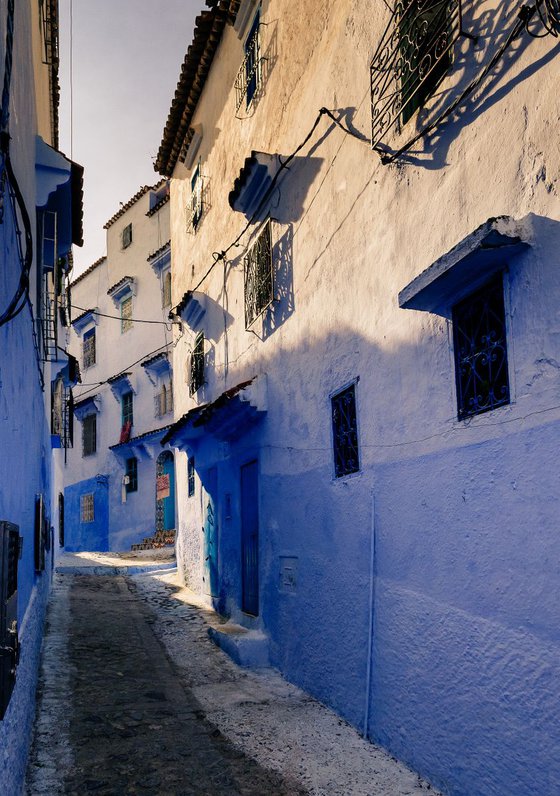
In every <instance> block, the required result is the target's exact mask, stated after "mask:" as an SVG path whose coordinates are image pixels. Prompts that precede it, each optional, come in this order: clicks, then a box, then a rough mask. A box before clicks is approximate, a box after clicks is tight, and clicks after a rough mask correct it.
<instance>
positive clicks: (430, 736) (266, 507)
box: [171, 0, 560, 794]
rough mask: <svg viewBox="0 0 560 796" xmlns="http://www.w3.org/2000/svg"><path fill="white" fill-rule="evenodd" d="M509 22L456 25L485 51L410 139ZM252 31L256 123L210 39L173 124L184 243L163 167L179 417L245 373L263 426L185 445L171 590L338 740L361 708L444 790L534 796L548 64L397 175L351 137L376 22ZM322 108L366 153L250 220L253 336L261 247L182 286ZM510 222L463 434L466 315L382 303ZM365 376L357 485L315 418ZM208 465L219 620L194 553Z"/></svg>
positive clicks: (546, 352)
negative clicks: (251, 498)
mask: <svg viewBox="0 0 560 796" xmlns="http://www.w3.org/2000/svg"><path fill="white" fill-rule="evenodd" d="M518 11H519V3H514V2H501V3H496V2H483V3H479V4H477V5H476V8H472V7H470V6H469V8H468V13H467V14H466V17H465V24H466V26H467V29H468V30H470V31H472V32H473V33H476V34H477V35H478V36H479V39H478V42H477V43H476V44H473V43H471V42H469V41H467V40H466V39H460V40H459V42H458V43H457V45H456V48H455V51H454V62H453V67H452V69H451V71H450V75H449V77H446V79H445V80H444V82H443V83H442V84H441V87H440V89H438V92H437V96H436V97H435V98H434V99H433V100H432V101H431V102H430V103H428V104H427V107H426V108H425V109H422V110H421V111H420V114H419V116H415V117H414V118H413V119H412V120H411V121H410V122H409V123H408V125H407V126H406V128H407V130H408V132H407V131H406V130H405V133H407V135H412V134H413V133H414V132H415V130H416V129H417V125H419V124H420V123H421V121H422V120H424V119H429V118H431V117H430V114H433V113H434V112H435V111H436V110H437V108H438V106H440V105H442V104H445V103H446V102H448V101H450V99H449V98H451V99H452V98H453V97H454V96H456V93H457V91H459V90H460V88H461V86H464V85H466V83H467V82H468V81H469V80H470V79H471V78H472V77H473V76H475V75H476V74H477V73H478V72H479V71H480V68H481V64H484V63H485V62H486V61H487V59H488V58H489V57H491V55H492V54H493V53H494V52H495V51H496V49H497V48H498V46H499V45H500V43H501V42H503V40H504V38H505V36H506V35H507V32H508V31H509V30H510V29H511V26H512V24H513V21H514V19H515V15H516V13H517V12H518ZM261 15H262V17H261V18H262V22H263V25H262V28H261V32H262V44H261V48H262V52H263V53H267V54H268V62H267V63H266V66H265V67H264V68H265V69H266V75H265V78H266V79H263V81H262V95H261V96H259V98H258V102H256V103H254V105H253V107H252V108H250V109H249V113H242V114H241V115H242V116H244V118H241V119H239V118H236V114H235V101H234V90H233V84H234V80H235V75H236V73H237V70H238V68H239V65H240V63H241V61H242V57H243V55H242V41H241V40H239V38H238V37H237V34H236V32H235V31H234V30H233V29H232V28H229V27H228V28H226V30H225V33H224V36H223V39H222V42H221V44H220V46H219V48H218V51H217V54H216V56H215V58H214V61H213V64H212V68H211V71H210V74H209V76H208V79H207V82H206V84H205V87H204V90H203V93H202V96H201V98H200V100H199V103H198V106H197V108H196V111H195V114H194V117H193V120H192V124H193V125H197V124H201V125H202V128H203V137H202V141H201V144H200V148H199V152H198V154H197V158H196V162H198V160H199V158H200V167H201V171H202V173H203V175H204V176H205V177H206V178H207V181H208V185H209V186H210V199H209V202H208V207H207V208H206V212H205V216H204V217H203V218H202V220H201V222H200V224H199V226H198V228H197V230H196V234H195V235H188V234H186V233H185V227H186V221H187V214H186V208H187V206H188V203H189V199H190V192H191V183H190V180H191V175H192V170H190V171H189V170H187V169H186V167H185V166H184V164H182V163H180V162H179V163H177V165H176V166H175V169H174V174H173V177H174V179H173V181H172V188H171V197H172V198H171V237H172V251H173V269H174V282H173V304H177V303H178V302H179V301H180V299H181V297H182V295H183V293H184V292H185V291H186V290H187V289H193V288H197V290H198V292H199V293H200V294H201V295H200V303H201V304H202V305H203V306H205V308H206V314H205V316H204V317H203V318H202V320H201V321H200V322H199V323H198V325H197V326H196V327H195V328H193V329H192V330H191V332H192V334H193V335H194V334H195V333H196V331H198V330H199V329H203V330H204V332H205V336H206V384H205V385H204V386H203V387H202V388H201V389H200V390H199V391H198V392H197V393H196V396H195V398H194V399H191V398H190V397H189V394H188V389H187V385H186V384H185V382H184V381H183V380H182V374H184V373H185V371H186V369H187V364H188V357H189V355H190V351H191V348H192V338H191V339H190V340H189V337H188V336H187V335H185V336H184V337H183V338H182V339H181V340H179V341H178V343H177V346H176V348H175V349H174V372H175V373H176V374H177V376H176V379H175V382H174V390H175V416H176V417H180V416H181V415H182V414H184V413H185V412H186V411H187V410H189V409H190V408H192V407H193V406H196V405H197V404H198V405H200V404H203V403H205V402H208V401H213V400H215V399H216V398H217V397H218V396H219V395H220V394H221V393H222V392H223V391H224V390H226V389H228V388H230V387H232V386H234V385H236V384H239V383H240V382H242V381H244V380H245V379H249V378H252V377H254V376H255V375H258V374H267V380H268V412H267V415H266V418H265V419H264V420H261V421H260V423H259V424H258V425H256V426H255V428H254V429H253V430H252V431H250V432H248V433H241V430H240V436H239V439H237V440H231V441H229V442H228V443H226V444H224V443H223V441H222V440H219V439H216V438H214V437H212V436H211V435H207V436H206V437H202V438H200V439H199V440H196V441H194V442H192V441H190V440H186V441H183V442H181V441H179V443H178V444H179V445H180V447H181V449H182V453H180V454H178V458H177V461H178V462H181V464H180V466H179V467H178V471H177V487H178V513H179V514H178V516H179V539H178V544H177V551H178V562H179V566H180V569H181V572H182V574H183V577H184V579H185V580H186V581H187V583H188V584H189V585H190V586H191V587H192V588H193V589H195V590H198V591H199V592H200V593H201V594H205V595H206V599H207V601H208V602H212V603H213V604H214V605H215V606H216V607H218V608H219V609H220V610H221V611H222V612H224V613H225V614H226V615H228V616H230V617H231V618H232V621H236V622H241V623H243V624H246V625H247V626H249V627H255V628H258V629H262V630H264V632H265V633H266V634H267V635H268V637H269V644H270V654H271V659H272V662H273V664H274V665H276V666H278V667H279V668H280V669H281V671H282V672H283V673H285V674H286V675H287V676H288V677H289V678H290V679H291V680H293V681H294V682H295V683H297V684H298V685H300V686H302V687H303V688H305V689H306V690H308V691H310V692H311V693H312V694H313V695H315V696H317V697H318V698H319V699H321V700H323V701H324V702H326V703H328V704H330V705H332V706H334V707H335V708H336V709H337V710H338V711H339V712H340V713H341V714H342V715H343V716H345V717H346V718H347V719H349V720H350V721H351V722H352V723H353V724H355V725H356V726H359V727H362V726H363V724H364V721H365V718H366V714H369V719H368V727H367V731H368V734H369V737H371V738H372V739H376V740H379V741H381V742H382V743H383V744H384V745H385V746H386V747H387V748H389V749H390V750H391V751H393V752H394V753H395V754H397V755H398V756H399V757H400V758H401V759H404V760H406V761H407V762H409V763H410V764H411V765H413V767H414V768H415V769H416V770H418V771H420V772H421V773H422V774H424V775H425V776H427V777H428V778H429V779H430V780H431V781H432V782H433V783H434V784H435V785H436V786H438V787H441V788H443V789H444V790H447V791H449V792H450V793H456V794H463V793H464V794H466V793H477V794H490V793H508V794H521V793H523V794H525V793H542V792H550V787H551V783H555V782H557V781H558V771H557V769H556V762H555V760H556V757H557V756H556V754H555V751H554V750H555V749H556V748H557V744H558V740H559V739H558V726H557V722H556V720H555V715H556V714H557V712H558V706H559V705H558V703H559V696H560V695H559V693H558V689H557V688H556V687H555V686H554V683H555V681H556V672H557V667H558V653H559V649H558V637H557V631H556V628H557V626H558V617H557V615H556V614H557V610H556V606H555V602H554V599H553V595H554V594H555V593H556V591H557V589H558V586H559V585H560V584H559V583H558V568H557V566H556V563H555V557H554V555H553V553H552V552H551V551H552V550H554V546H553V545H554V540H555V535H556V530H557V521H556V517H557V516H558V505H557V503H558V495H559V486H560V484H559V483H558V474H557V468H556V467H555V464H554V462H555V456H554V450H555V449H556V448H557V445H558V437H559V431H560V411H559V402H558V399H557V396H558V390H559V387H560V372H559V367H558V363H559V362H560V339H559V335H558V328H559V324H558V321H559V315H558V308H557V296H558V294H559V288H560V285H559V281H558V280H559V277H558V268H557V264H558V251H559V250H560V249H559V243H560V226H559V221H560V190H559V183H558V177H557V175H558V173H559V167H560V151H559V149H558V147H557V146H556V145H555V143H554V142H555V134H553V129H554V125H555V124H556V121H557V119H558V118H559V114H560V101H559V97H558V92H557V90H556V76H557V73H558V55H559V51H558V45H557V44H556V40H555V39H553V38H552V37H546V38H543V39H540V40H533V39H531V38H529V37H528V36H527V35H526V34H524V35H522V36H521V37H520V38H519V40H517V41H516V43H515V44H514V46H513V47H512V48H511V49H510V50H509V51H508V53H507V54H506V55H505V56H504V58H503V59H502V60H501V61H500V64H499V66H498V68H497V69H496V70H495V71H494V72H493V74H492V77H491V78H490V79H489V80H488V81H486V82H485V83H484V84H483V86H482V87H481V88H480V89H479V91H478V92H477V93H476V94H475V95H474V96H473V97H471V98H470V99H468V100H466V101H465V103H464V104H463V105H462V106H461V111H460V113H458V114H457V115H456V116H454V117H452V118H451V119H450V120H449V121H447V122H446V123H445V124H442V125H440V126H438V127H436V129H435V130H434V132H433V133H432V134H430V135H429V136H428V137H427V138H425V139H423V140H422V141H420V142H419V143H418V144H417V145H416V146H415V147H414V149H413V150H412V151H411V152H410V153H408V154H407V155H406V156H404V157H403V158H402V159H401V160H400V161H399V162H398V163H397V164H395V165H390V166H388V165H382V164H381V163H380V161H379V158H378V156H377V155H376V154H375V153H374V152H372V151H371V149H370V147H369V145H368V141H367V139H368V136H369V130H370V124H371V120H370V97H369V63H370V59H371V56H372V54H373V52H374V51H375V48H376V45H377V42H378V40H379V39H380V38H381V36H382V33H383V30H384V28H385V25H386V24H387V20H388V11H387V8H386V7H384V5H383V4H381V3H380V4H378V6H377V7H376V8H375V9H374V10H371V9H367V10H366V9H365V8H363V7H358V6H357V5H356V4H351V3H349V2H342V3H337V4H330V3H327V2H311V0H309V1H308V2H304V3H297V4H296V3H295V2H292V0H288V1H287V2H283V3H279V2H273V1H272V0H270V2H263V4H262V11H261ZM454 92H455V94H454ZM322 106H326V107H328V108H330V109H333V110H335V115H337V116H340V117H341V118H342V119H343V120H344V121H345V123H346V124H350V125H351V126H352V129H355V130H357V131H360V132H363V137H364V139H366V140H365V141H364V142H362V141H359V140H356V139H355V138H352V137H350V136H347V135H345V134H344V133H343V132H342V131H341V130H340V129H338V128H337V127H335V126H334V125H331V124H330V122H329V120H328V119H327V118H323V120H322V121H320V122H319V126H318V128H317V131H316V134H315V136H314V137H313V138H312V139H311V140H310V141H309V143H308V144H307V146H306V147H305V148H304V149H302V150H301V152H299V153H298V155H297V156H296V157H295V158H294V160H293V161H292V162H291V163H290V166H289V169H287V170H285V171H284V173H283V176H282V177H281V178H280V180H279V182H278V185H277V188H276V190H275V191H274V192H273V194H272V195H271V197H270V201H269V205H268V207H267V208H266V209H265V210H264V211H263V218H264V217H265V216H266V213H267V212H269V213H270V215H271V216H272V218H273V219H274V221H273V241H274V244H275V268H276V279H277V282H276V290H277V297H278V299H279V300H278V302H277V303H275V304H274V306H273V307H272V308H271V309H270V310H269V311H268V312H267V313H265V315H264V316H263V318H262V320H261V321H257V323H256V324H255V325H254V327H253V330H252V331H246V330H245V328H244V326H245V325H244V318H243V308H244V298H243V285H244V279H243V254H244V252H245V251H246V248H247V247H248V246H249V245H250V244H251V243H252V241H253V240H254V239H255V237H256V234H257V232H258V230H257V226H256V225H253V227H252V228H251V229H250V230H249V231H248V232H247V233H246V234H245V235H244V237H243V238H242V241H241V243H242V248H241V249H233V250H232V251H230V252H229V254H228V260H227V263H226V264H225V265H224V264H223V263H222V262H220V263H218V265H217V266H216V267H214V269H213V270H212V271H211V273H210V274H209V275H208V277H207V278H205V279H204V281H203V283H202V284H201V285H200V286H198V283H199V281H200V279H201V278H202V277H203V275H204V274H205V273H206V271H207V270H208V268H209V266H210V265H211V263H212V252H220V251H223V250H224V249H225V248H226V246H227V245H228V244H229V243H230V242H231V241H233V240H234V239H235V238H236V237H237V235H238V234H239V233H240V232H241V230H242V229H243V226H244V224H245V223H246V219H245V218H244V217H243V216H241V214H240V213H234V212H232V210H231V209H230V207H229V205H228V194H229V192H230V191H231V190H232V188H233V184H234V180H235V179H236V178H237V177H238V176H239V170H240V169H241V167H242V166H243V163H244V160H245V158H246V157H248V156H249V155H250V153H251V150H258V151H262V152H268V153H271V154H274V153H279V154H281V155H283V156H286V155H288V154H290V153H291V152H293V151H294V150H295V148H296V147H297V146H298V144H299V143H300V142H301V141H302V140H303V139H304V138H305V136H306V134H307V133H308V131H309V130H310V128H311V126H312V124H313V122H314V120H315V118H316V115H317V113H318V111H319V109H320V108H321V107H322ZM502 214H505V215H509V216H512V217H513V218H514V219H517V220H518V221H519V222H520V224H521V228H522V230H523V236H524V239H526V240H527V241H528V242H529V244H530V245H529V247H528V249H527V250H526V251H525V252H524V253H522V254H519V255H517V256H516V257H515V258H512V259H511V260H509V261H507V262H504V264H503V265H504V277H503V278H504V296H505V306H506V325H507V342H508V360H509V374H510V387H511V402H510V403H509V404H508V405H506V406H503V407H501V408H499V409H495V410H494V411H491V412H487V413H485V414H482V415H479V416H476V417H473V418H472V419H470V420H469V421H458V420H457V409H456V396H455V389H456V388H455V375H454V370H455V368H454V354H453V342H452V341H453V335H452V325H451V320H450V318H451V306H452V304H453V303H454V302H455V301H456V300H458V299H459V298H460V297H461V295H459V294H458V295H457V296H456V297H454V298H453V300H452V301H448V302H447V303H445V302H444V303H442V305H441V306H440V307H436V309H435V311H434V312H420V311H416V310H403V309H400V308H399V306H398V300H397V296H398V293H399V291H401V290H402V289H403V287H405V286H406V285H407V284H408V283H409V282H410V281H411V280H412V279H413V278H414V277H416V276H417V275H418V274H420V273H421V272H422V271H423V270H424V269H426V268H427V267H428V266H429V265H430V264H431V263H432V262H434V261H435V260H436V259H437V258H439V257H441V256H442V255H443V254H445V253H446V252H448V251H449V250H450V249H451V248H452V247H453V246H454V245H455V244H456V243H458V242H459V241H461V240H462V239H464V238H465V237H466V236H467V235H469V234H470V233H471V232H473V230H475V229H476V228H477V227H478V226H479V225H480V224H482V223H483V222H485V221H486V220H487V219H489V218H492V217H496V216H498V215H502ZM218 220H219V223H218ZM230 258H231V259H230ZM469 287H470V289H472V285H471V286H469ZM356 379H357V380H358V381H357V382H356V397H357V414H358V430H359V439H360V457H361V468H360V472H359V473H357V474H356V475H353V476H349V477H346V478H341V479H335V478H334V467H333V455H332V439H331V415H330V411H331V409H330V396H331V395H332V393H333V392H334V391H336V390H338V389H340V388H342V387H344V386H345V385H346V384H348V383H350V382H352V381H353V380H356ZM187 453H188V454H190V455H192V454H194V456H195V461H196V469H197V482H196V491H195V496H194V497H193V498H188V497H187V483H186V454H187ZM254 458H256V459H258V462H259V478H260V480H259V511H260V552H259V578H260V598H261V611H260V614H259V617H258V618H254V617H250V616H248V615H244V614H243V612H242V611H241V608H240V601H241V553H240V535H241V524H240V484H239V469H240V466H241V465H242V464H243V463H245V462H247V461H249V460H251V459H254ZM212 467H217V489H216V493H217V494H216V496H215V502H216V506H217V509H216V513H217V518H218V540H219V553H218V561H219V572H220V590H219V594H218V595H214V597H213V598H211V597H210V595H208V593H207V588H206V578H207V577H208V572H207V563H206V561H205V549H204V540H203V538H202V536H201V531H200V528H201V526H202V525H203V522H204V509H205V503H206V495H205V493H204V492H203V491H202V488H201V487H202V486H203V485H204V482H205V479H206V478H207V473H208V470H209V469H210V468H212ZM374 506H375V508H374ZM226 507H227V508H226ZM372 535H373V541H374V543H375V548H374V549H375V557H374V561H373V565H374V572H375V578H374V583H373V592H374V602H373V604H372V602H371V600H370V585H371V584H370V573H371V565H372V561H371V549H372ZM288 559H289V562H288V563H289V564H290V566H291V567H292V572H295V573H296V575H295V582H293V583H291V584H286V582H285V580H284V578H283V572H284V570H283V567H284V566H285V564H286V560H288ZM372 610H373V616H374V634H373V655H372V659H371V660H372V664H373V665H372V670H371V671H372V673H373V674H372V681H371V688H370V689H369V688H368V684H367V673H368V658H369V652H368V643H369V625H370V619H371V611H372ZM368 692H369V697H368ZM366 704H367V706H368V707H367V708H366ZM527 734H529V735H531V737H532V738H534V739H535V743H534V744H533V741H531V743H530V744H528V743H527ZM537 746H538V749H539V751H538V752H537V751H536V750H537Z"/></svg>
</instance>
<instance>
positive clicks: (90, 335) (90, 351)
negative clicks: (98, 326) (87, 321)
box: [82, 329, 95, 368]
mask: <svg viewBox="0 0 560 796" xmlns="http://www.w3.org/2000/svg"><path fill="white" fill-rule="evenodd" d="M82 364H83V366H84V368H91V366H92V365H95V329H88V331H87V332H84V336H83V338H82Z"/></svg>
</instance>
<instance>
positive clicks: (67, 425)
mask: <svg viewBox="0 0 560 796" xmlns="http://www.w3.org/2000/svg"><path fill="white" fill-rule="evenodd" d="M73 415H74V413H73V407H72V390H71V389H70V388H69V387H66V386H65V385H64V380H63V379H62V377H59V378H58V379H56V381H54V382H53V385H52V391H51V434H57V435H58V436H60V444H61V445H62V447H63V448H71V447H72V442H73V440H72V437H73V433H72V432H73Z"/></svg>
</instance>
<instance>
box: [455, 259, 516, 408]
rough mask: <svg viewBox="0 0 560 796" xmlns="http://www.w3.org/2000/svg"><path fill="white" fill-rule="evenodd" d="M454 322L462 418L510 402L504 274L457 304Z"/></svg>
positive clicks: (457, 381)
mask: <svg viewBox="0 0 560 796" xmlns="http://www.w3.org/2000/svg"><path fill="white" fill-rule="evenodd" d="M452 322H453V348H454V355H455V382H456V387H457V414H458V418H459V420H464V419H465V418H468V417H472V416H473V415H477V414H481V413H483V412H488V411H490V410H491V409H496V408H497V407H498V406H503V405H505V404H508V403H509V402H510V390H509V375H508V360H507V344H506V321H505V308H504V290H503V280H502V276H501V275H500V276H499V277H498V278H497V279H494V280H493V281H492V282H489V283H488V284H487V285H485V286H484V287H482V288H481V289H480V290H477V291H476V292H475V293H473V294H471V295H470V296H468V297H467V298H466V299H464V300H462V301H460V302H459V303H458V304H456V305H455V306H454V307H453V311H452Z"/></svg>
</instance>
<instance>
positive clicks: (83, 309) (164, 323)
mask: <svg viewBox="0 0 560 796" xmlns="http://www.w3.org/2000/svg"><path fill="white" fill-rule="evenodd" d="M72 307H73V309H75V310H80V311H81V312H91V314H92V315H100V316H101V317H102V318H112V319H113V320H115V321H122V318H121V316H120V315H107V314H106V313H105V312H99V310H91V309H87V308H86V307H78V305H77V304H72ZM126 320H127V321H133V322H134V323H156V324H160V325H162V326H165V328H166V329H167V331H168V332H170V331H171V328H170V326H171V325H172V324H170V323H169V322H168V321H149V320H145V319H143V318H127V319H126ZM174 323H176V324H177V323H178V321H174Z"/></svg>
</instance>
